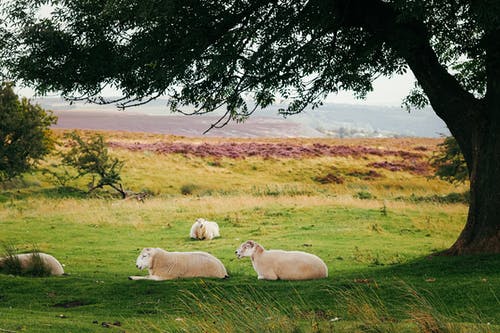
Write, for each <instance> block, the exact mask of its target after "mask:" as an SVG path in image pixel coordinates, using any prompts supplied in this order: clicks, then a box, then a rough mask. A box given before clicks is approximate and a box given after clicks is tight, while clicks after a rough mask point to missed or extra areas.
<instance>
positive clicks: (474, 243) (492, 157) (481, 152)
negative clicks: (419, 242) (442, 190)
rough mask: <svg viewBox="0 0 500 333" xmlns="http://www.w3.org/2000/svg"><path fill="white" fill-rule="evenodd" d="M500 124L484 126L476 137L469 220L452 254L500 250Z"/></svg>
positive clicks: (452, 248)
mask: <svg viewBox="0 0 500 333" xmlns="http://www.w3.org/2000/svg"><path fill="white" fill-rule="evenodd" d="M499 134H500V126H499V124H498V123H488V124H486V126H484V127H483V126H481V128H480V129H479V133H478V135H477V139H476V140H474V143H473V147H474V151H473V161H472V170H471V173H470V175H471V177H470V197H471V202H470V207H469V214H468V217H467V223H466V224H465V227H464V229H463V231H462V233H461V234H460V236H459V237H458V239H457V241H456V242H455V243H454V244H453V246H452V247H451V248H450V249H449V250H447V251H445V252H443V254H448V255H461V254H474V253H500V140H499V139H500V138H499Z"/></svg>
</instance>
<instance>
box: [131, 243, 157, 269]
mask: <svg viewBox="0 0 500 333" xmlns="http://www.w3.org/2000/svg"><path fill="white" fill-rule="evenodd" d="M153 252H154V249H152V248H145V249H143V250H142V251H141V254H139V256H138V257H137V261H136V262H135V265H136V266H137V268H139V269H140V270H143V269H144V268H149V266H150V263H151V257H152V256H153Z"/></svg>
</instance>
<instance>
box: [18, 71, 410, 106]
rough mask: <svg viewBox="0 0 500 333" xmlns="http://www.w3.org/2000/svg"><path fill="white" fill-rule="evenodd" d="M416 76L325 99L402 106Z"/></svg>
mask: <svg viewBox="0 0 500 333" xmlns="http://www.w3.org/2000/svg"><path fill="white" fill-rule="evenodd" d="M414 82H415V77H414V76H413V74H412V73H407V74H404V75H398V76H395V77H392V78H387V77H381V78H378V79H377V80H375V82H374V84H373V91H372V92H371V93H369V94H368V95H367V97H366V99H364V100H360V99H356V98H354V96H353V93H352V92H340V93H338V94H331V95H330V96H328V97H327V99H326V100H325V102H326V103H338V104H357V105H380V106H382V105H384V106H401V103H402V100H403V98H404V97H405V96H406V95H408V92H409V91H410V89H411V88H413V85H414ZM16 92H17V94H18V95H19V96H25V97H28V98H33V97H34V94H33V90H31V89H29V88H22V89H21V88H16ZM105 95H107V96H117V95H119V93H118V92H117V91H115V90H109V91H108V92H107V93H105ZM48 97H58V95H57V94H56V95H49V96H48Z"/></svg>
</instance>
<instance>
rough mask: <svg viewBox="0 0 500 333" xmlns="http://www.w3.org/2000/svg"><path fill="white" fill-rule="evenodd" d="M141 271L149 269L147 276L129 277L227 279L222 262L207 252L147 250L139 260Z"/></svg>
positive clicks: (133, 278)
mask: <svg viewBox="0 0 500 333" xmlns="http://www.w3.org/2000/svg"><path fill="white" fill-rule="evenodd" d="M136 266H137V268H139V269H141V270H142V269H144V268H147V269H148V270H149V275H147V276H129V279H130V280H156V281H161V280H172V279H177V278H190V277H214V278H221V279H223V278H227V277H228V275H227V271H226V268H225V267H224V265H223V264H222V262H221V261H220V260H219V259H217V258H216V257H214V256H213V255H211V254H209V253H206V252H167V251H165V250H163V249H160V248H145V249H143V250H142V252H141V254H140V255H139V257H138V258H137V261H136Z"/></svg>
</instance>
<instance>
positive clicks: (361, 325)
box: [330, 282, 491, 333]
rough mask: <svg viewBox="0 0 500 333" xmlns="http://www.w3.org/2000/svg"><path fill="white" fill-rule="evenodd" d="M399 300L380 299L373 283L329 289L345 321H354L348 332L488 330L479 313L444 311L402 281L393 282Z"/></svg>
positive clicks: (428, 295)
mask: <svg viewBox="0 0 500 333" xmlns="http://www.w3.org/2000/svg"><path fill="white" fill-rule="evenodd" d="M395 289H396V290H398V291H399V293H400V294H401V295H402V296H401V297H402V298H403V300H404V301H403V302H401V300H397V301H394V303H391V302H390V301H387V300H384V299H382V297H380V296H379V293H378V291H377V290H378V286H377V284H376V283H375V282H373V283H372V284H370V283H369V282H367V285H364V286H359V285H354V286H351V287H349V288H347V289H344V290H331V291H330V292H331V293H332V296H334V297H336V298H337V299H339V302H340V303H344V306H345V310H346V314H347V316H348V318H347V320H349V321H351V322H354V323H355V325H354V327H351V328H350V331H351V332H363V333H364V332H366V333H371V332H374V333H393V332H394V333H398V332H409V333H410V332H411V333H466V332H478V333H481V332H484V333H490V332H491V327H490V324H489V323H484V321H483V320H482V318H481V315H479V314H477V313H471V314H470V315H468V316H467V318H464V315H463V314H461V316H460V317H458V316H457V315H454V314H452V313H450V312H449V311H447V309H446V306H445V303H444V302H442V301H440V300H439V299H437V298H436V297H434V296H433V295H432V294H431V293H429V292H426V291H417V290H416V289H414V288H413V287H411V286H409V285H407V284H405V283H399V285H398V283H396V286H395Z"/></svg>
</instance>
